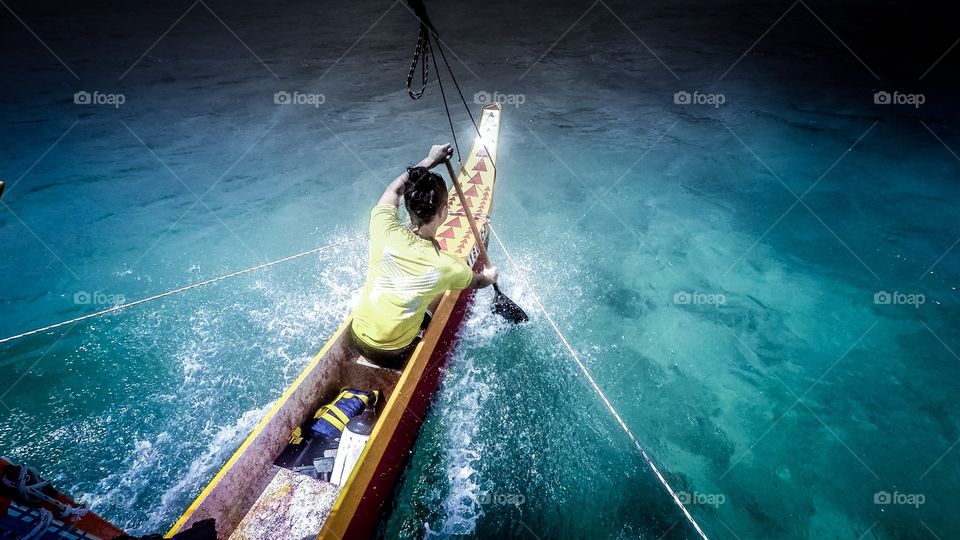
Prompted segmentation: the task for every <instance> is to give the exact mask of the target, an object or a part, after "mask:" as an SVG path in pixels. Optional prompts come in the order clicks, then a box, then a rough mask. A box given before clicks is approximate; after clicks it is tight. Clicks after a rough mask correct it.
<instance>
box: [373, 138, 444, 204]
mask: <svg viewBox="0 0 960 540" xmlns="http://www.w3.org/2000/svg"><path fill="white" fill-rule="evenodd" d="M452 153H453V148H452V147H451V146H450V145H449V144H435V145H434V146H433V148H431V149H430V154H429V155H427V157H425V158H423V159H422V160H421V161H420V163H417V164H416V165H414V166H415V167H426V168H427V169H432V168H434V167H436V166H437V165H439V164H440V163H443V161H444V160H446V159H449V157H450V155H451V154H452ZM406 181H407V171H403V174H401V175H400V176H398V177H397V179H396V180H394V181H393V182H390V185H389V186H387V190H386V191H384V192H383V196H381V197H380V202H379V203H377V204H392V205H394V206H400V197H403V184H404V182H406Z"/></svg>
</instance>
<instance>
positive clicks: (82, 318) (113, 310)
mask: <svg viewBox="0 0 960 540" xmlns="http://www.w3.org/2000/svg"><path fill="white" fill-rule="evenodd" d="M365 236H366V235H365V234H362V235H358V236H352V237H350V238H347V239H345V240H341V241H339V242H334V243H332V244H327V245H325V246H320V247H318V248H314V249H310V250H307V251H303V252H300V253H297V254H296V255H290V256H289V257H283V258H282V259H277V260H275V261H270V262H267V263H263V264H259V265H257V266H252V267H250V268H246V269H244V270H238V271H236V272H231V273H229V274H224V275H222V276H219V277H215V278H211V279H207V280H204V281H200V282H198V283H191V284H190V285H186V286H183V287H180V288H178V289H173V290H171V291H167V292H163V293H160V294H155V295H153V296H150V297H147V298H141V299H140V300H136V301H133V302H129V303H125V304H120V305H117V306H113V307H112V308H107V309H104V310H101V311H97V312H95V313H89V314H87V315H82V316H80V317H76V318H73V319H70V320H68V321H61V322H58V323H56V324H51V325H49V326H44V327H43V328H37V329H36V330H30V331H29V332H24V333H22V334H17V335H15V336H10V337H5V338H3V339H0V343H6V342H8V341H13V340H15V339H20V338H24V337H27V336H32V335H33V334H39V333H40V332H46V331H48V330H53V329H56V328H60V327H61V326H66V325H68V324H74V323H78V322H80V321H85V320H87V319H92V318H94V317H100V316H103V315H107V314H109V313H116V312H118V311H121V310H124V309H127V308H129V307H133V306H137V305H140V304H145V303H147V302H152V301H153V300H159V299H160V298H166V297H167V296H173V295H175V294H179V293H182V292H184V291H189V290H190V289H196V288H198V287H203V286H204V285H210V284H211V283H216V282H218V281H223V280H225V279H228V278H232V277H236V276H239V275H243V274H248V273H250V272H254V271H257V270H262V269H264V268H268V267H270V266H274V265H277V264H280V263H283V262H287V261H292V260H294V259H298V258H300V257H304V256H306V255H310V254H312V253H319V252H320V251H324V250H326V249H328V248H331V247H334V246H339V245H343V244H346V243H348V242H353V241H354V240H358V239H360V238H363V237H365Z"/></svg>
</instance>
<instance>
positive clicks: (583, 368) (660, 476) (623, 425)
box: [490, 225, 708, 540]
mask: <svg viewBox="0 0 960 540" xmlns="http://www.w3.org/2000/svg"><path fill="white" fill-rule="evenodd" d="M490 232H492V233H493V237H494V238H496V239H497V243H498V244H500V248H501V249H503V252H504V253H505V254H506V256H507V259H509V260H510V264H511V265H513V267H514V268H515V269H516V270H517V274H518V275H519V276H520V279H522V280H523V282H524V285H526V287H527V290H529V291H530V295H531V296H533V299H534V301H535V302H536V303H537V306H538V307H539V308H540V311H542V312H543V315H544V317H546V319H547V322H548V323H550V326H551V327H553V331H554V332H556V334H557V337H559V338H560V341H561V342H563V345H564V346H565V347H566V348H567V351H569V352H570V356H572V357H573V359H574V361H576V363H577V365H578V366H580V371H582V372H583V374H584V376H586V378H587V380H588V381H589V382H590V385H591V386H593V389H594V390H595V391H596V392H597V395H599V396H600V399H601V400H603V404H604V405H606V406H607V409H609V410H610V414H612V415H613V417H614V418H616V420H617V423H618V424H620V427H621V428H623V431H624V432H625V433H626V434H627V437H630V440H631V441H633V444H634V446H636V447H637V450H639V451H640V454H641V455H642V456H643V459H644V460H646V462H647V465H649V466H650V468H651V469H652V470H653V473H654V474H655V475H657V479H658V480H660V483H661V484H663V487H665V488H666V489H667V491H668V492H669V493H670V496H671V497H673V502H675V503H677V506H679V507H680V510H681V511H682V512H683V515H684V516H686V518H687V521H689V522H690V524H691V525H693V528H694V529H696V530H697V532H698V533H700V537H701V538H703V539H704V540H708V539H707V534H706V533H705V532H703V529H701V528H700V524H698V523H697V520H695V519H693V516H692V515H690V512H689V511H688V510H687V507H686V506H685V505H684V504H683V501H681V500H680V497H678V496H677V493H676V492H675V491H674V490H673V488H672V487H670V484H669V483H668V482H667V479H666V478H664V476H663V474H661V473H660V469H658V468H657V466H656V464H654V462H653V460H652V459H650V456H649V455H647V452H646V450H644V449H643V447H642V446H640V441H638V440H637V438H636V437H634V435H633V432H631V431H630V428H629V427H627V424H626V422H624V421H623V418H621V417H620V413H618V412H617V410H616V409H614V408H613V404H612V403H610V400H609V399H607V396H606V394H604V393H603V390H601V389H600V386H599V385H598V384H597V381H596V380H595V379H594V378H593V375H591V374H590V372H589V371H588V370H587V366H585V365H584V363H583V361H582V360H580V355H579V354H577V351H575V350H573V347H571V346H570V342H569V341H567V338H566V337H564V335H563V332H561V331H560V328H559V327H557V323H555V322H554V321H553V317H551V316H550V313H549V312H547V309H546V308H545V307H544V305H543V302H541V301H540V297H539V296H537V293H536V291H534V290H533V287H531V286H530V283H529V282H528V281H527V278H526V276H525V275H524V274H523V272H522V271H521V270H520V266H519V265H517V262H516V261H514V260H513V257H512V256H511V255H510V252H509V251H507V247H506V246H504V245H503V241H502V240H500V235H498V234H497V231H495V230H494V229H493V226H492V225H490Z"/></svg>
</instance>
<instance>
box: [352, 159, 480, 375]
mask: <svg viewBox="0 0 960 540" xmlns="http://www.w3.org/2000/svg"><path fill="white" fill-rule="evenodd" d="M451 153H452V148H451V147H450V145H449V144H440V145H435V146H433V148H431V149H430V154H429V155H428V156H427V157H426V158H425V159H424V160H423V161H421V162H420V163H418V164H417V165H415V166H413V167H410V168H408V169H407V170H406V172H404V173H403V174H401V175H400V176H399V177H397V179H396V180H394V181H393V182H392V183H391V184H390V185H389V186H387V190H386V191H384V192H383V196H382V197H380V201H379V202H378V203H377V205H376V206H374V207H373V210H372V211H371V212H370V244H369V250H368V253H369V254H368V267H367V279H366V284H365V286H364V288H363V293H362V294H361V296H360V303H359V304H358V305H357V309H356V311H355V313H354V317H353V321H352V322H351V324H350V327H349V328H347V330H346V331H345V332H344V333H345V334H346V338H347V339H348V343H349V345H350V347H351V348H352V349H353V352H355V353H358V354H361V355H363V357H364V358H366V359H367V360H369V361H370V362H373V363H375V364H377V365H380V366H383V367H388V368H393V369H400V368H402V367H403V365H404V363H405V362H406V360H407V358H408V357H409V356H410V353H411V352H413V349H414V348H415V347H416V345H417V342H418V341H419V339H420V337H421V336H422V335H423V332H422V328H425V326H426V324H425V322H429V317H430V316H431V315H432V313H433V311H434V310H435V309H436V307H437V305H438V304H439V303H440V299H441V297H442V296H443V293H444V292H445V291H448V290H460V289H467V288H473V289H480V288H483V287H487V286H489V285H492V284H494V283H496V282H497V269H496V268H494V267H487V268H485V269H484V270H483V271H482V272H478V273H475V272H473V271H472V270H471V269H470V267H469V266H467V264H466V263H465V262H464V261H463V259H460V258H459V257H455V256H453V255H450V254H448V253H445V252H443V251H441V250H440V246H439V245H438V244H437V241H436V239H435V238H434V236H435V235H436V232H437V228H438V227H440V225H442V224H443V223H444V222H445V221H446V220H447V197H448V193H447V184H446V182H445V181H444V180H443V178H442V177H441V176H440V175H438V174H437V173H434V172H431V171H430V169H432V168H433V167H435V166H437V165H439V164H441V163H443V162H444V161H446V160H448V159H449V158H450V155H451ZM401 197H403V200H404V205H405V206H406V208H407V211H408V212H409V213H410V226H409V227H404V226H403V225H402V224H401V223H400V220H399V218H398V217H397V207H398V206H399V204H400V198H401ZM425 315H426V317H425Z"/></svg>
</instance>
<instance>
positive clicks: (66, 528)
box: [0, 182, 123, 540]
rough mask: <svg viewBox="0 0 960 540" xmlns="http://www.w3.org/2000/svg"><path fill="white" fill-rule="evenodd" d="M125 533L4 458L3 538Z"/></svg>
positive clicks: (0, 489)
mask: <svg viewBox="0 0 960 540" xmlns="http://www.w3.org/2000/svg"><path fill="white" fill-rule="evenodd" d="M0 184H2V182H0ZM8 534H9V535H11V536H7V535H8ZM122 534H123V531H122V530H120V529H118V528H117V527H114V526H113V525H112V524H111V523H110V522H109V521H107V520H105V519H103V518H102V517H100V516H98V515H97V514H95V513H93V512H89V511H87V510H86V509H85V508H83V507H82V506H80V505H78V504H77V503H76V502H74V500H73V499H71V498H70V497H68V496H67V495H66V494H64V493H61V492H60V491H58V490H57V489H56V488H54V487H53V486H52V485H50V483H49V482H47V481H46V480H43V479H42V478H40V476H39V475H38V474H37V473H36V472H35V471H33V470H31V469H28V468H26V467H25V466H21V465H14V464H13V463H11V462H10V461H8V460H7V459H5V458H0V537H2V538H37V539H44V540H46V539H51V538H56V539H60V538H63V539H70V540H110V539H111V538H116V537H117V536H121V535H122Z"/></svg>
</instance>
